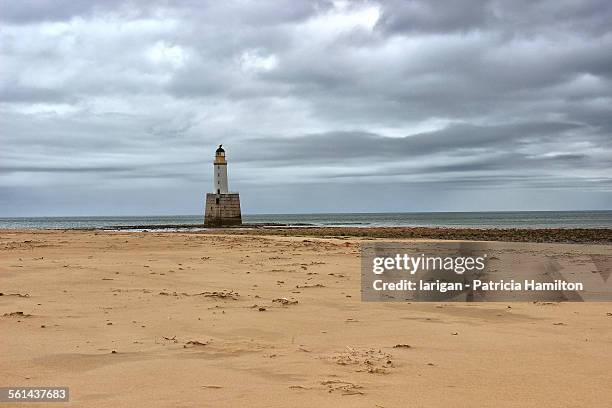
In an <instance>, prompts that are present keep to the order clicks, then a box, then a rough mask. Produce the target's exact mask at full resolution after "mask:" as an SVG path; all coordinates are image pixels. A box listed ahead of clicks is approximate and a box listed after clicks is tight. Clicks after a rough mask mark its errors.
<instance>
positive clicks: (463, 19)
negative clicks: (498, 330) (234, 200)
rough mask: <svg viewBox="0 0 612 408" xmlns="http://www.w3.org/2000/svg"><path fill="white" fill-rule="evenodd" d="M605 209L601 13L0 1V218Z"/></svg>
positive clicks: (611, 24)
mask: <svg viewBox="0 0 612 408" xmlns="http://www.w3.org/2000/svg"><path fill="white" fill-rule="evenodd" d="M219 143H223V145H224V147H226V150H227V154H228V159H229V168H228V170H229V179H230V189H231V190H238V191H239V192H240V193H241V199H242V206H243V212H245V213H299V212H328V211H329V212H332V211H333V212H335V211H341V212H347V211H367V212H376V211H444V210H450V211H465V210H468V211H470V210H472V211H473V210H476V211H478V210H559V209H612V2H610V1H608V0H594V1H582V2H581V1H565V0H550V1H530V0H529V1H527V0H525V1H484V0H473V1H472V0H470V1H461V2H457V1H448V2H443V1H426V0H424V1H408V0H405V1H404V0H401V1H400V0H398V1H380V2H376V1H363V2H362V1H354V2H327V1H298V0H276V1H265V0H264V1H253V2H250V1H210V2H208V3H206V2H203V1H195V0H191V1H154V0H142V1H136V0H134V1H127V2H123V1H111V0H105V1H98V2H88V1H72V0H56V1H51V0H20V1H14V0H2V1H1V4H0V216H32V215H129V214H198V213H201V212H202V211H203V210H202V208H203V197H204V194H205V192H207V191H210V190H211V189H212V159H213V154H214V150H215V148H216V145H218V144H219Z"/></svg>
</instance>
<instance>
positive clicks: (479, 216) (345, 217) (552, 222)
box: [0, 210, 612, 230]
mask: <svg viewBox="0 0 612 408" xmlns="http://www.w3.org/2000/svg"><path fill="white" fill-rule="evenodd" d="M242 219H243V223H245V224H283V225H288V226H337V227H339V226H350V227H448V228H525V229H530V228H612V210H609V211H503V212H405V213H332V214H243V216H242ZM202 223H203V216H202V215H168V216H163V215H162V216H125V217H115V216H112V217H111V216H95V217H19V218H0V229H81V228H82V229H91V228H96V229H111V230H112V229H116V228H118V227H123V226H146V227H148V228H147V229H152V230H154V229H155V226H161V225H175V226H179V227H178V228H175V229H183V228H181V227H180V226H182V225H184V226H185V227H184V228H185V229H203V226H202V227H199V226H198V224H202Z"/></svg>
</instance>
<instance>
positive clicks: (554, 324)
mask: <svg viewBox="0 0 612 408" xmlns="http://www.w3.org/2000/svg"><path fill="white" fill-rule="evenodd" d="M553 326H567V324H566V323H563V322H557V323H553Z"/></svg>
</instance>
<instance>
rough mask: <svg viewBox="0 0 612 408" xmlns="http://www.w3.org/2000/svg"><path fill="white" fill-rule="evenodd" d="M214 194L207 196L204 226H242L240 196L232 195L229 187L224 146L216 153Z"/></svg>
mask: <svg viewBox="0 0 612 408" xmlns="http://www.w3.org/2000/svg"><path fill="white" fill-rule="evenodd" d="M213 168H214V173H213V193H207V194H206V207H205V210H204V225H205V226H207V227H223V226H228V225H240V224H242V215H241V213H240V195H239V194H238V193H230V192H229V189H228V187H227V161H226V159H225V150H224V149H223V146H222V145H219V148H218V149H217V150H216V152H215V161H214V165H213Z"/></svg>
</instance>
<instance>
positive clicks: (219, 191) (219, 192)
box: [217, 188, 221, 204]
mask: <svg viewBox="0 0 612 408" xmlns="http://www.w3.org/2000/svg"><path fill="white" fill-rule="evenodd" d="M217 194H221V189H220V188H218V189H217ZM217 201H219V199H218V198H217ZM217 204H219V203H217Z"/></svg>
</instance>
